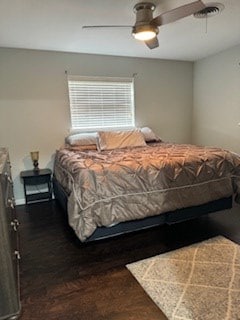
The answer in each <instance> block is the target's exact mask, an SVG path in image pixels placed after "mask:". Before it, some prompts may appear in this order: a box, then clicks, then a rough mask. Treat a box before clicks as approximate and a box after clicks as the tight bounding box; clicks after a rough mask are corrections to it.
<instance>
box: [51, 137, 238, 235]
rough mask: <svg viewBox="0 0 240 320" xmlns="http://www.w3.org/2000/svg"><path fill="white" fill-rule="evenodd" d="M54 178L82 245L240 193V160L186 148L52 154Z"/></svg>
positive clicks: (166, 145)
mask: <svg viewBox="0 0 240 320" xmlns="http://www.w3.org/2000/svg"><path fill="white" fill-rule="evenodd" d="M54 175H55V178H56V179H57V180H58V182H59V183H60V184H61V186H62V187H63V188H64V190H65V191H66V193H67V194H68V219H69V224H70V225H71V227H72V228H73V229H74V231H75V233H76V235H77V236H78V237H79V239H80V240H81V241H85V240H86V239H87V238H88V237H90V236H91V235H92V234H93V232H94V231H95V230H96V228H97V227H101V226H105V227H108V226H109V227H110V226H112V225H116V224H118V223H120V222H123V221H131V220H136V219H143V218H145V217H149V216H154V215H158V214H162V213H165V212H169V211H174V210H177V209H181V208H186V207H190V206H196V205H201V204H204V203H207V202H210V201H213V200H218V199H221V198H224V197H229V196H231V195H233V194H236V195H237V197H236V199H238V198H239V197H238V194H239V193H240V157H239V156H238V155H237V154H235V153H233V152H230V151H227V150H223V149H220V148H213V147H201V146H195V145H189V144H170V143H162V142H161V143H159V142H158V143H151V144H148V145H147V146H145V147H135V148H125V149H115V150H107V151H101V152H98V151H97V150H87V151H79V150H72V149H71V148H62V149H61V150H58V151H57V152H56V157H55V164H54Z"/></svg>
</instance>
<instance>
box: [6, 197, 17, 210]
mask: <svg viewBox="0 0 240 320" xmlns="http://www.w3.org/2000/svg"><path fill="white" fill-rule="evenodd" d="M8 204H9V206H10V207H11V208H12V209H14V208H15V201H14V198H12V199H8Z"/></svg>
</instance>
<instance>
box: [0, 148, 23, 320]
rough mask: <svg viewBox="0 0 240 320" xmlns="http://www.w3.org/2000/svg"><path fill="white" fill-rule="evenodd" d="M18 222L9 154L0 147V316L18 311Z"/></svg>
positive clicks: (10, 316)
mask: <svg viewBox="0 0 240 320" xmlns="http://www.w3.org/2000/svg"><path fill="white" fill-rule="evenodd" d="M18 226H19V223H18V220H17V217H16V210H15V204H14V196H13V182H12V177H11V166H10V161H9V155H8V151H7V149H6V148H0V320H3V319H4V320H5V319H11V320H13V319H17V318H18V315H19V313H20V295H19V259H20V253H19V241H18V239H19V237H18Z"/></svg>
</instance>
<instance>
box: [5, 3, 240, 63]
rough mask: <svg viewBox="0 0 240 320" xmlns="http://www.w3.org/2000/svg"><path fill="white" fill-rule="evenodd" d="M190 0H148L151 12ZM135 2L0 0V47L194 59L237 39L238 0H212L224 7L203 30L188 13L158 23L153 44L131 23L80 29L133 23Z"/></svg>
mask: <svg viewBox="0 0 240 320" xmlns="http://www.w3.org/2000/svg"><path fill="white" fill-rule="evenodd" d="M192 1H193V0H153V1H151V2H153V3H155V4H156V5H157V8H156V10H155V12H154V17H155V16H157V15H159V14H160V13H161V12H164V11H168V10H171V9H173V8H175V7H178V6H181V5H183V4H186V3H190V2H192ZM137 2H141V1H140V0H135V1H133V0H101V1H100V0H0V47H10V48H27V49H40V50H56V51H66V52H82V53H93V54H107V55H118V56H133V57H144V58H160V59H176V60H189V61H195V60H198V59H201V58H204V57H206V56H208V55H211V54H214V53H217V52H219V51H222V50H225V49H227V48H229V47H232V46H235V45H238V44H240V0H219V1H218V0H217V2H220V3H222V4H224V6H225V9H224V10H223V11H222V12H221V13H220V14H219V15H216V16H214V17H211V18H208V19H207V32H206V19H196V18H194V17H193V16H190V17H187V18H184V19H182V20H179V21H177V22H174V23H171V24H168V25H164V26H162V27H160V30H159V34H158V39H159V47H158V48H156V49H153V50H150V49H148V48H147V46H146V45H145V44H144V43H142V42H140V41H137V40H135V39H134V38H133V37H132V35H131V28H129V29H128V28H118V29H115V28H114V29H110V28H107V29H97V30H96V29H91V30H90V29H82V26H83V25H101V24H107V25H108V24H109V25H111V24H113V25H116V24H120V25H125V24H126V25H133V24H134V23H135V13H134V12H133V7H134V5H135V4H136V3H137ZM203 2H204V3H205V4H207V3H209V1H206V0H203Z"/></svg>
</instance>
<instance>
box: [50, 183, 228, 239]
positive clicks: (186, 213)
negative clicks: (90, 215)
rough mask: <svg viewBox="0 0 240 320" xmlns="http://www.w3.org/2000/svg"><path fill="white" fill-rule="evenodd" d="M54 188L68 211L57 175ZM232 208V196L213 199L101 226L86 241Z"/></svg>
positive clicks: (65, 197) (64, 208)
mask: <svg viewBox="0 0 240 320" xmlns="http://www.w3.org/2000/svg"><path fill="white" fill-rule="evenodd" d="M53 190H54V195H55V199H56V200H57V201H58V203H59V204H60V206H61V207H62V208H63V210H64V211H65V212H66V213H67V194H66V193H65V191H64V189H63V188H62V186H61V185H60V184H59V183H58V181H57V180H56V179H55V177H53ZM231 208H232V196H231V197H228V198H222V199H219V200H215V201H211V202H209V203H206V204H203V205H200V206H193V207H189V208H183V209H178V210H175V211H171V212H166V213H163V214H160V215H158V216H153V217H148V218H145V219H140V220H133V221H126V222H121V223H119V224H117V225H115V226H112V227H99V228H97V229H96V230H95V232H94V233H93V234H92V235H91V236H90V237H89V238H88V239H87V240H86V241H85V242H90V241H96V240H101V239H105V238H109V237H114V236H117V235H120V234H124V233H129V232H133V231H138V230H143V229H147V228H152V227H155V226H159V225H162V224H173V223H178V222H182V221H186V220H190V219H194V218H197V217H200V216H202V215H205V214H208V213H211V212H216V211H220V210H225V209H231Z"/></svg>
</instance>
